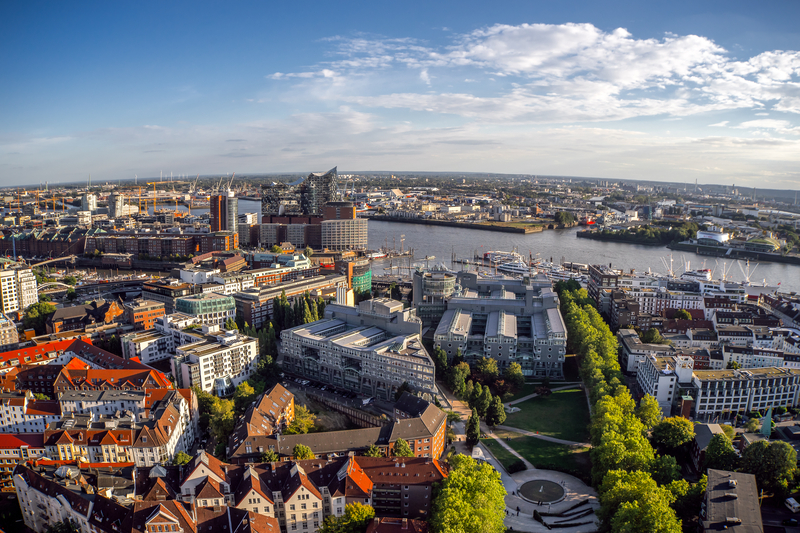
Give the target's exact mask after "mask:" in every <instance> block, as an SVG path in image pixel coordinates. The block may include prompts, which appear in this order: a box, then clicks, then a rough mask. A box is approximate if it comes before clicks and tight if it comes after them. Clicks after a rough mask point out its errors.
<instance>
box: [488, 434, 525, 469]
mask: <svg viewBox="0 0 800 533" xmlns="http://www.w3.org/2000/svg"><path fill="white" fill-rule="evenodd" d="M481 442H482V443H483V445H484V446H486V447H487V448H488V449H489V451H490V452H492V455H494V456H495V457H496V458H497V460H498V461H500V464H502V465H503V468H505V469H506V471H508V467H509V465H511V463H513V462H515V461H519V459H518V458H517V456H516V455H514V454H513V453H511V452H510V451H508V450H506V449H505V448H503V446H502V445H500V444H499V443H498V442H497V441H496V440H495V439H481Z"/></svg>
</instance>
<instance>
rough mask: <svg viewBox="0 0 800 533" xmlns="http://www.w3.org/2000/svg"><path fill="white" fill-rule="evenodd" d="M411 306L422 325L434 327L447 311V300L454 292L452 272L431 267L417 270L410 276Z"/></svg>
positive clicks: (455, 282)
mask: <svg viewBox="0 0 800 533" xmlns="http://www.w3.org/2000/svg"><path fill="white" fill-rule="evenodd" d="M412 283H413V285H412V288H413V290H412V291H411V294H412V298H413V302H412V305H413V306H414V308H416V310H417V317H419V319H420V320H422V323H423V325H425V326H433V327H436V326H437V325H438V324H439V321H440V320H441V319H442V315H444V312H445V311H446V310H447V300H448V299H449V298H450V297H451V296H452V295H453V294H454V293H455V292H456V284H457V278H456V274H455V273H454V272H450V271H449V270H446V269H444V268H441V269H439V268H437V267H433V268H431V269H430V270H424V269H417V270H415V271H414V273H413V275H412Z"/></svg>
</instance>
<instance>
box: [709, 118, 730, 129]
mask: <svg viewBox="0 0 800 533" xmlns="http://www.w3.org/2000/svg"><path fill="white" fill-rule="evenodd" d="M727 125H728V121H727V120H723V121H722V122H717V123H716V124H709V125H708V127H709V128H723V127H725V126H727Z"/></svg>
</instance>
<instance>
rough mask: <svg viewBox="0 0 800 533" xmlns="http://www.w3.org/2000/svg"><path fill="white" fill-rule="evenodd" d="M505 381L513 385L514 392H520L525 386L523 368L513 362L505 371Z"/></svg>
mask: <svg viewBox="0 0 800 533" xmlns="http://www.w3.org/2000/svg"><path fill="white" fill-rule="evenodd" d="M503 379H505V381H506V383H508V384H509V385H511V387H512V388H513V389H514V390H519V389H521V388H522V386H523V385H525V375H524V374H523V373H522V366H521V365H520V364H519V363H517V362H513V363H511V364H509V365H508V366H507V367H506V368H505V370H503Z"/></svg>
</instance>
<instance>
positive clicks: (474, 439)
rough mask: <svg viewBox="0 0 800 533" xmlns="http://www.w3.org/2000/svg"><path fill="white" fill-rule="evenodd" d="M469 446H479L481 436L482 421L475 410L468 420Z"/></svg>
mask: <svg viewBox="0 0 800 533" xmlns="http://www.w3.org/2000/svg"><path fill="white" fill-rule="evenodd" d="M466 434H467V446H475V445H476V444H478V440H480V436H481V420H480V418H478V412H477V411H476V410H475V409H473V410H472V416H470V417H469V420H467V429H466Z"/></svg>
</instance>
